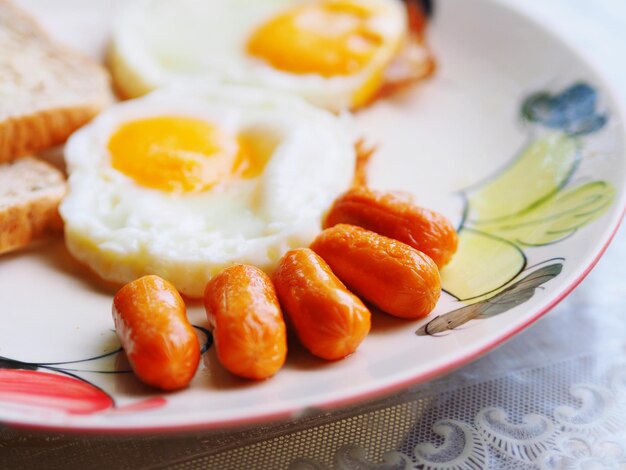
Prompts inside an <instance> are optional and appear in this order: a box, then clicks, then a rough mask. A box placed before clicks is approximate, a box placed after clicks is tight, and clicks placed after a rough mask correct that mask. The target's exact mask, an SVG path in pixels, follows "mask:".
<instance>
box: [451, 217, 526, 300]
mask: <svg viewBox="0 0 626 470" xmlns="http://www.w3.org/2000/svg"><path fill="white" fill-rule="evenodd" d="M525 266H526V257H525V256H524V253H523V252H522V251H521V250H520V249H519V248H518V247H517V246H516V245H515V244H513V243H511V242H509V241H507V240H503V239H501V238H498V237H495V236H492V235H489V234H486V233H483V232H479V231H477V230H472V229H470V228H463V229H461V230H460V231H459V247H458V249H457V252H456V253H455V255H454V257H453V258H452V261H451V262H450V263H449V264H448V265H446V266H445V267H444V268H443V269H442V270H441V283H442V285H443V289H444V290H445V291H446V292H448V293H449V294H450V295H453V296H454V297H456V298H457V299H459V300H468V299H477V298H480V297H482V296H484V295H490V294H493V293H494V292H495V291H496V290H497V289H500V288H502V287H503V286H504V285H506V284H507V283H508V282H510V281H512V280H513V279H515V277H517V275H518V274H519V273H520V272H521V271H522V270H523V269H524V267H525Z"/></svg>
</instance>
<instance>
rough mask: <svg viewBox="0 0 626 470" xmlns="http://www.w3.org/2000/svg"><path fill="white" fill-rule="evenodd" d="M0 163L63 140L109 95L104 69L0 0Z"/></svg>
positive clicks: (103, 102) (5, 0) (103, 104)
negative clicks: (53, 38)
mask: <svg viewBox="0 0 626 470" xmlns="http://www.w3.org/2000/svg"><path fill="white" fill-rule="evenodd" d="M0 51H1V52H0V163H2V162H7V161H11V160H14V159H15V158H17V157H20V156H24V155H29V154H32V153H36V152H38V151H40V150H43V149H46V148H49V147H52V146H54V145H57V144H60V143H62V142H64V141H65V140H66V139H67V138H68V137H69V135H70V134H71V133H72V132H74V131H75V130H76V129H78V128H79V127H80V126H82V125H83V124H85V123H86V122H87V121H89V120H90V119H91V118H92V117H93V116H94V115H95V114H96V113H98V112H99V111H100V110H101V109H102V108H103V107H104V106H105V105H106V104H107V103H108V102H109V101H110V100H111V91H110V86H109V77H108V74H107V73H106V71H105V70H104V69H103V68H102V67H100V66H99V65H98V64H96V63H95V62H93V61H91V60H90V59H89V58H87V57H84V56H82V55H81V54H79V53H77V52H75V51H72V50H70V49H67V48H65V47H63V46H61V45H59V44H56V43H55V42H54V41H53V40H51V39H50V38H49V37H48V35H47V34H46V33H45V32H44V31H43V30H42V29H41V28H40V27H39V25H38V24H37V23H36V22H35V21H34V20H33V19H32V18H31V17H30V16H28V15H27V14H26V13H24V12H22V11H21V10H19V9H18V8H16V7H15V6H13V5H12V4H11V3H10V2H9V0H0Z"/></svg>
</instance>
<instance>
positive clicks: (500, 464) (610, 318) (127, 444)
mask: <svg viewBox="0 0 626 470" xmlns="http://www.w3.org/2000/svg"><path fill="white" fill-rule="evenodd" d="M34 1H35V0H22V1H21V3H24V4H25V6H27V7H28V5H29V4H31V6H32V4H33V3H34ZM39 1H41V0H39ZM503 1H506V2H508V3H516V4H518V6H519V7H522V8H524V9H525V10H527V11H528V13H529V14H531V15H535V16H538V17H541V18H542V19H543V20H544V22H545V21H548V22H550V24H551V25H552V27H553V29H554V30H555V31H557V32H558V33H559V34H562V35H563V36H566V37H567V38H568V40H569V41H570V42H572V43H574V44H575V45H576V46H577V47H579V48H582V49H586V50H587V51H588V52H591V53H592V54H591V56H590V59H591V60H592V61H593V62H594V64H595V65H596V67H597V68H598V69H599V70H600V71H601V72H602V74H603V75H604V76H605V77H606V78H607V79H608V80H609V82H612V83H613V84H615V85H617V86H616V87H615V88H616V90H617V92H618V99H620V100H621V101H622V103H623V104H626V85H622V86H621V87H620V86H619V84H620V83H621V84H626V63H624V60H623V54H624V52H626V27H625V26H626V2H623V1H622V0H596V1H594V2H590V1H588V0H544V1H542V2H522V0H517V1H516V0H503ZM620 51H621V52H620ZM625 265H626V228H621V229H620V230H619V231H618V232H617V234H616V237H615V239H614V241H613V243H612V245H611V246H610V247H609V249H608V251H607V253H606V254H605V256H604V257H603V258H602V259H601V260H600V262H599V263H598V265H597V267H596V268H595V269H594V270H593V271H592V272H591V274H590V275H589V276H588V277H587V278H586V279H585V280H584V281H583V282H582V284H581V285H580V286H579V287H578V288H577V289H576V290H574V291H573V293H572V294H571V295H569V296H568V297H567V298H566V299H565V300H564V301H563V302H561V303H560V304H559V305H558V306H557V307H556V308H554V309H553V310H552V311H551V312H549V313H548V314H547V315H546V316H544V317H543V318H542V319H541V320H539V321H537V322H536V323H535V324H533V325H532V326H531V327H529V328H528V329H527V330H525V331H524V332H522V333H520V334H519V335H517V336H516V337H515V338H513V339H512V340H510V341H509V342H507V343H506V344H504V345H503V346H501V347H499V348H498V349H496V350H494V351H492V352H490V353H489V354H487V355H485V356H483V357H482V358H481V359H479V360H477V361H475V362H474V363H472V364H470V365H468V366H466V367H464V368H462V369H459V370H457V371H455V372H454V373H451V374H449V375H447V376H445V377H442V378H440V379H438V380H434V381H431V382H428V383H425V384H422V385H420V386H417V387H414V388H411V389H409V390H406V391H404V392H402V393H398V394H395V395H392V396H388V397H386V398H384V399H379V400H376V401H372V402H368V403H363V404H360V405H358V406H355V407H352V408H348V409H341V410H336V411H333V412H327V413H320V414H317V415H312V416H307V417H303V418H301V419H299V420H297V421H290V422H283V423H274V424H269V425H265V426H255V427H253V428H248V429H239V430H230V431H227V432H207V433H198V432H196V433H193V434H188V435H176V436H166V437H164V436H141V437H130V436H128V437H97V436H90V437H77V436H70V435H63V434H50V433H39V432H36V433H33V432H30V431H25V430H17V429H10V428H4V427H0V468H46V469H56V468H59V469H61V468H62V469H67V468H81V469H87V468H102V467H103V466H105V467H107V468H120V469H123V468H129V469H131V468H132V469H138V468H163V467H167V468H180V469H196V468H198V469H200V468H202V469H212V468H215V469H224V468H290V469H370V468H371V469H380V470H382V469H385V470H387V469H404V468H407V469H409V468H427V469H433V470H434V469H453V468H458V469H461V468H487V467H488V468H520V469H522V468H524V469H527V468H548V469H559V468H581V469H582V468H598V469H601V468H615V469H626V322H624V315H626V309H625V307H624V305H623V300H624V299H625V298H626V278H625V277H624V266H625Z"/></svg>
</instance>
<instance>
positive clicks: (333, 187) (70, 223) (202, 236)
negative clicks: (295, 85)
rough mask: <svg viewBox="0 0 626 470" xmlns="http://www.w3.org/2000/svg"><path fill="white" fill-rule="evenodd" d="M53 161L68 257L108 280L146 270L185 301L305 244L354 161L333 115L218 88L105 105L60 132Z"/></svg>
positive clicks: (289, 100) (294, 101)
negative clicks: (224, 276)
mask: <svg viewBox="0 0 626 470" xmlns="http://www.w3.org/2000/svg"><path fill="white" fill-rule="evenodd" d="M65 157H66V162H67V165H68V171H69V173H70V178H69V186H70V189H69V194H68V196H67V197H66V198H65V199H64V201H63V203H62V204H61V207H60V211H61V215H62V217H63V219H64V222H65V236H66V244H67V246H68V249H69V251H70V252H71V253H72V254H73V255H74V256H75V257H76V258H77V259H78V260H80V261H82V262H84V263H85V264H87V265H88V266H89V267H91V268H92V269H93V270H94V271H95V272H97V273H98V274H100V275H101V276H102V277H103V278H105V279H108V280H110V281H114V282H121V283H124V282H129V281H131V280H133V279H136V278H138V277H140V276H142V275H146V274H158V275H160V276H162V277H163V278H166V279H168V280H169V281H170V282H172V283H173V284H174V285H175V286H176V287H177V288H178V289H179V291H180V292H181V293H183V294H185V295H188V296H191V297H202V295H203V292H204V288H205V285H206V283H207V281H208V280H209V279H210V278H211V277H212V276H213V275H215V274H217V273H218V272H219V271H220V270H222V269H223V268H225V267H227V266H230V265H232V264H236V263H244V264H252V265H255V266H257V267H259V268H261V269H264V270H267V271H271V270H272V269H273V268H274V267H275V265H276V263H277V262H278V260H279V258H280V257H281V256H282V254H283V253H285V252H286V251H288V250H289V249H291V248H296V247H301V246H307V245H308V244H309V243H310V242H311V241H312V240H313V238H314V237H315V236H316V235H317V234H318V233H319V231H320V229H321V222H322V215H323V213H324V211H325V210H327V208H328V207H329V206H330V205H331V203H332V201H333V200H334V198H335V197H337V195H339V194H340V193H342V192H343V191H345V190H346V189H347V188H348V187H350V184H351V181H352V178H353V174H354V166H355V159H356V157H355V149H354V143H353V140H352V139H351V138H350V136H349V132H347V129H346V124H345V122H344V120H343V119H342V118H340V117H337V116H334V115H332V114H330V113H328V112H327V111H324V110H321V109H318V108H315V107H313V106H311V105H309V104H307V103H306V102H304V101H302V100H301V99H299V98H297V97H287V96H283V95H277V94H275V93H272V92H269V91H264V90H258V89H251V88H240V87H227V86H215V87H201V88H196V89H189V88H185V89H182V88H176V89H169V90H160V91H157V92H154V93H153V94H151V95H149V96H147V97H144V98H141V99H138V100H133V101H127V102H125V103H119V104H116V105H114V106H112V107H110V108H109V109H108V110H107V111H105V112H103V113H102V114H101V115H100V116H98V117H97V118H96V119H95V120H94V121H92V123H90V124H89V125H87V126H86V127H84V128H83V129H81V130H80V131H78V132H77V133H76V134H74V135H73V136H72V138H71V139H70V140H69V141H68V143H67V145H66V149H65Z"/></svg>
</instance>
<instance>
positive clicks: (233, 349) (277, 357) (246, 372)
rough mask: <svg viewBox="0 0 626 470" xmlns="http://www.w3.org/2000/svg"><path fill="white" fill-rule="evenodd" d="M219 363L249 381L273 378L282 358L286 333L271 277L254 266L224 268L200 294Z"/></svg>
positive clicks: (284, 351) (281, 363) (282, 360)
mask: <svg viewBox="0 0 626 470" xmlns="http://www.w3.org/2000/svg"><path fill="white" fill-rule="evenodd" d="M204 306H205V308H206V312H207V317H208V319H209V325H210V327H211V329H212V332H213V339H214V340H215V348H216V350H217V357H218V359H219V361H220V363H221V364H222V365H223V366H224V367H225V368H226V369H227V370H229V371H230V372H232V373H233V374H235V375H239V376H241V377H245V378H249V379H257V380H258V379H265V378H268V377H271V376H273V375H274V374H275V373H276V372H278V370H279V369H280V368H281V367H282V366H283V364H284V362H285V357H286V356H287V331H286V326H285V322H284V320H283V315H282V311H281V309H280V305H279V303H278V299H277V297H276V292H275V290H274V286H273V285H272V281H271V280H270V278H269V277H268V276H267V274H265V273H264V272H263V271H261V270H260V269H258V268H255V267H254V266H247V265H242V264H240V265H236V266H231V267H229V268H226V269H225V270H224V271H222V272H221V273H220V274H218V275H217V276H215V277H214V278H213V279H211V281H210V282H209V283H208V285H207V287H206V290H205V293H204Z"/></svg>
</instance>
